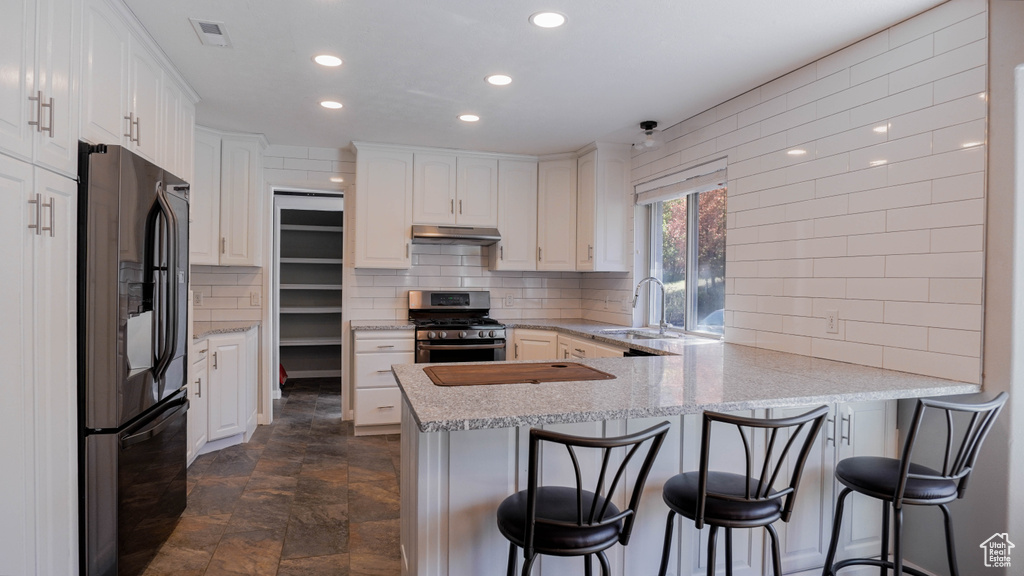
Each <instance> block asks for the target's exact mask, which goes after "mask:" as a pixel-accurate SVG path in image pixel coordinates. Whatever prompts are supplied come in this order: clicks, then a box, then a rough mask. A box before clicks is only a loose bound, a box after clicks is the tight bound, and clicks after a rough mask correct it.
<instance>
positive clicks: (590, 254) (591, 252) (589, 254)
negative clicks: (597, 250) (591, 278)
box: [587, 244, 594, 260]
mask: <svg viewBox="0 0 1024 576" xmlns="http://www.w3.org/2000/svg"><path fill="white" fill-rule="evenodd" d="M593 259H594V245H593V244H587V260H593Z"/></svg>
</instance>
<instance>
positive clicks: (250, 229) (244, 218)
mask: <svg viewBox="0 0 1024 576" xmlns="http://www.w3.org/2000/svg"><path fill="white" fill-rule="evenodd" d="M260 165H261V160H260V150H259V145H258V144H257V143H256V142H253V141H249V140H236V139H234V138H224V139H223V140H222V142H221V170H220V265H221V266H259V265H260V262H259V259H258V256H257V253H258V247H259V244H260V242H259V231H260V230H261V229H262V225H261V224H262V223H261V222H260V214H262V210H261V207H262V199H261V197H262V194H261V191H260V185H259V182H260V172H261V168H260Z"/></svg>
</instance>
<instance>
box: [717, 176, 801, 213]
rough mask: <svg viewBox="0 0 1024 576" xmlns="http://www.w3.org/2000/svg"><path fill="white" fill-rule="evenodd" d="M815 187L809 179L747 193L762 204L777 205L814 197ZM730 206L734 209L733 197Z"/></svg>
mask: <svg viewBox="0 0 1024 576" xmlns="http://www.w3.org/2000/svg"><path fill="white" fill-rule="evenodd" d="M814 189H815V185H814V181H812V180H808V181H805V182H797V183H796V184H789V185H787V186H779V187H778V188H768V189H765V190H762V191H761V192H755V193H753V194H747V195H746V196H750V197H753V198H756V199H757V200H758V201H759V204H760V206H777V205H779V204H789V203H792V202H801V201H804V200H811V199H813V198H814ZM729 208H730V209H732V199H731V198H730V200H729Z"/></svg>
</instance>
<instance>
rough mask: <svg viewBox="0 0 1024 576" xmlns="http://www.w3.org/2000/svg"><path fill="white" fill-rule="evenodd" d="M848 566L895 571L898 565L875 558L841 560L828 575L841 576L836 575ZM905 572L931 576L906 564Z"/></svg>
mask: <svg viewBox="0 0 1024 576" xmlns="http://www.w3.org/2000/svg"><path fill="white" fill-rule="evenodd" d="M848 566H877V567H879V568H888V569H889V570H895V568H896V565H895V564H894V563H892V562H891V561H889V560H875V559H874V558H847V559H846V560H841V561H839V562H836V563H835V564H833V565H832V568H831V569H830V570H829V571H828V572H827V573H826V574H828V575H829V576H839V575H838V574H836V573H837V572H839V571H840V570H842V569H843V568H846V567H848ZM903 572H904V573H905V574H910V575H911V576H930V575H929V574H928V573H927V572H922V571H920V570H918V569H917V568H911V567H910V566H907V565H906V564H904V565H903Z"/></svg>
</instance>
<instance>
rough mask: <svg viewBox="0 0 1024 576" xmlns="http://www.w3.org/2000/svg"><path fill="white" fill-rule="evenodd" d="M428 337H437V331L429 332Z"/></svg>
mask: <svg viewBox="0 0 1024 576" xmlns="http://www.w3.org/2000/svg"><path fill="white" fill-rule="evenodd" d="M427 338H429V339H430V340H433V339H434V338H437V332H427Z"/></svg>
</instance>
